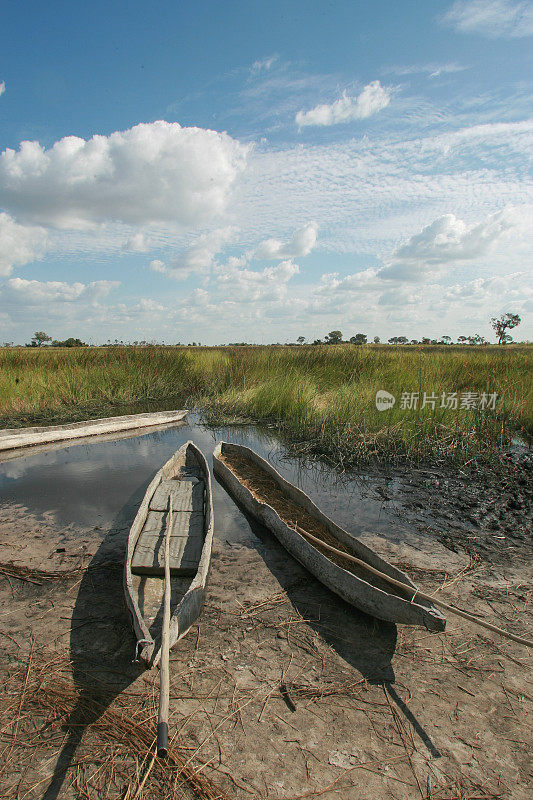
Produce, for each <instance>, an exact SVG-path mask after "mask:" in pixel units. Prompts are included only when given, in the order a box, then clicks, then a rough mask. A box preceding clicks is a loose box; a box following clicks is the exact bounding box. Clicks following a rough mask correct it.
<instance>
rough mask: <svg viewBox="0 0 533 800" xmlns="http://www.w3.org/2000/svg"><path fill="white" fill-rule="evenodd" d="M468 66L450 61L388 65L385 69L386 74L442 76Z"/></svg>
mask: <svg viewBox="0 0 533 800" xmlns="http://www.w3.org/2000/svg"><path fill="white" fill-rule="evenodd" d="M465 69H468V67H463V66H462V65H461V64H456V63H455V62H449V63H446V64H410V65H408V64H406V65H405V66H399V65H398V66H394V67H387V68H386V69H384V70H383V74H384V75H398V76H399V77H401V76H403V75H427V76H428V78H440V76H441V75H452V74H454V73H456V72H464V70H465Z"/></svg>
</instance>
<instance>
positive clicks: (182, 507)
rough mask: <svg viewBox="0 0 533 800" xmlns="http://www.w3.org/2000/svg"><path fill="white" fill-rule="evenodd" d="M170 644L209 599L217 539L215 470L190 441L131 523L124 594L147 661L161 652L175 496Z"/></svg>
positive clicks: (153, 486)
mask: <svg viewBox="0 0 533 800" xmlns="http://www.w3.org/2000/svg"><path fill="white" fill-rule="evenodd" d="M170 496H172V509H173V512H172V517H173V519H172V533H171V537H170V582H171V601H170V602H171V610H170V611H171V619H170V632H169V641H170V647H172V646H173V645H174V644H176V642H177V641H178V640H179V639H181V638H182V637H183V636H185V634H186V633H187V631H188V630H189V628H190V627H191V625H193V624H194V622H195V621H196V620H197V619H198V617H199V615H200V613H201V610H202V607H203V604H204V599H205V592H206V585H207V576H208V572H209V564H210V561H211V548H212V544H213V506H212V499H211V476H210V474H209V467H208V466H207V461H206V460H205V456H204V455H203V453H202V452H201V450H199V449H198V448H197V447H196V445H195V444H194V443H193V442H187V443H186V444H184V445H183V446H182V447H180V449H179V450H178V451H177V452H176V453H174V455H173V456H172V458H171V459H169V461H167V463H166V464H165V465H164V466H163V467H162V468H161V469H160V470H159V472H157V474H156V475H155V477H154V479H153V480H152V482H151V483H150V485H149V486H148V489H147V490H146V494H145V496H144V499H143V501H142V503H141V505H140V506H139V510H138V512H137V516H136V517H135V520H134V521H133V525H132V526H131V529H130V533H129V537H128V547H127V552H126V560H125V565H124V594H125V597H126V604H127V606H128V608H129V610H130V611H131V615H132V618H133V627H134V630H135V635H136V636H137V651H138V657H139V658H140V659H141V661H143V662H144V664H145V666H146V667H152V666H156V665H157V664H158V663H159V659H160V656H161V625H162V617H163V598H164V588H165V575H164V550H165V531H166V527H167V517H168V507H169V497H170Z"/></svg>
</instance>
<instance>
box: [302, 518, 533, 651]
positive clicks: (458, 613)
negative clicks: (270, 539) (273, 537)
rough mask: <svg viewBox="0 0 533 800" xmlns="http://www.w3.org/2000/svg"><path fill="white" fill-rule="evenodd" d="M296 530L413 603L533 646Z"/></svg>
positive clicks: (527, 640) (310, 535) (530, 642)
mask: <svg viewBox="0 0 533 800" xmlns="http://www.w3.org/2000/svg"><path fill="white" fill-rule="evenodd" d="M294 528H295V530H296V531H298V533H301V534H302V536H305V538H306V539H310V540H311V541H312V542H314V543H315V544H318V545H320V547H323V548H325V549H326V550H329V551H330V553H334V554H335V555H338V556H342V557H343V558H346V559H347V560H348V561H351V562H352V563H354V564H358V565H359V566H360V567H363V568H364V569H366V570H368V572H371V573H372V574H373V575H377V576H378V578H382V579H383V580H384V581H387V582H388V583H391V584H392V585H393V586H397V587H398V588H399V589H405V591H406V592H410V593H411V594H412V595H413V596H412V597H411V603H412V602H413V601H414V600H415V599H416V598H417V597H420V599H421V600H426V601H428V602H429V603H433V604H434V605H436V606H440V607H441V608H444V609H446V611H449V612H450V614H456V616H458V617H464V619H467V620H469V621H470V622H473V623H474V624H476V625H481V627H482V628H487V630H489V631H494V632H495V633H499V634H500V636H505V638H506V639H511V640H512V641H513V642H518V644H524V645H525V646H526V647H533V641H531V640H530V639H523V638H522V637H521V636H515V635H514V633H508V632H507V631H504V630H503V628H497V627H496V625H491V624H490V622H483V620H481V619H478V617H475V616H474V615H473V614H468V613H467V612H466V611H461V609H460V608H456V607H455V606H450V605H449V604H448V603H444V602H443V601H442V600H439V599H438V598H436V597H432V596H431V595H429V594H425V593H424V592H421V591H419V590H418V589H417V588H416V587H415V588H413V587H412V586H409V585H408V584H406V583H402V582H401V581H397V580H396V579H395V578H391V577H390V576H389V575H386V574H385V573H384V572H380V571H379V570H378V569H375V568H374V567H371V566H370V564H367V563H366V561H362V560H361V559H360V558H356V557H355V556H352V555H351V554H350V553H343V552H342V550H337V548H336V547H332V546H331V545H330V544H326V543H325V542H323V541H322V539H317V537H316V536H313V535H312V534H311V533H308V532H307V531H305V530H304V529H303V528H300V527H299V525H295V526H294Z"/></svg>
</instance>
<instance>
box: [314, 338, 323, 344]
mask: <svg viewBox="0 0 533 800" xmlns="http://www.w3.org/2000/svg"><path fill="white" fill-rule="evenodd" d="M313 344H324V342H323V341H322V339H315V340H314V342H313Z"/></svg>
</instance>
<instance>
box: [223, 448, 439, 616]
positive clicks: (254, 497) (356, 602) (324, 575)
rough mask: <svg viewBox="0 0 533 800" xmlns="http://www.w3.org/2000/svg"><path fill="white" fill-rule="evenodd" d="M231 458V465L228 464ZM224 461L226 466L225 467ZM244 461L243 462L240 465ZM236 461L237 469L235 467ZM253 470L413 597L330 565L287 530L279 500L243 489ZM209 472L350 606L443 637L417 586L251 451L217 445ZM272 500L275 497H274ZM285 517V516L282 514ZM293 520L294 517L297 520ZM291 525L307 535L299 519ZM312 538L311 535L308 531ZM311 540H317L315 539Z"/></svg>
mask: <svg viewBox="0 0 533 800" xmlns="http://www.w3.org/2000/svg"><path fill="white" fill-rule="evenodd" d="M232 457H233V464H232ZM226 459H227V463H226ZM242 459H244V460H245V461H244V462H243V461H242ZM237 460H238V462H239V468H238V469H237V468H236V467H235V462H236V461H237ZM246 461H247V462H248V463H249V464H250V467H251V469H252V468H253V469H254V470H256V469H257V467H259V468H260V469H261V470H262V471H263V472H264V473H266V476H267V478H268V479H271V480H273V481H274V483H275V484H276V485H277V488H279V490H280V491H281V493H282V494H283V495H284V497H286V498H287V500H288V501H289V502H290V503H291V508H292V509H294V507H295V506H296V507H299V508H301V509H302V515H304V514H305V515H306V516H307V518H309V517H312V518H313V520H314V521H316V523H317V524H318V525H319V526H322V527H323V528H325V529H326V531H327V534H329V536H330V537H332V539H333V540H336V541H337V542H339V543H340V544H341V546H344V547H345V548H346V551H347V552H348V553H351V554H352V555H353V556H355V557H356V558H359V559H361V560H363V561H365V562H366V563H368V564H370V566H372V567H374V568H375V569H377V570H379V571H380V572H383V573H385V574H386V575H389V576H390V577H391V578H395V579H396V580H398V581H401V582H402V583H405V584H407V585H408V586H412V587H413V592H409V593H408V592H407V591H406V592H403V590H401V589H397V588H395V587H393V586H391V585H390V584H387V582H386V581H384V580H383V579H380V578H377V577H375V576H373V575H372V574H371V573H370V572H366V571H365V570H364V569H363V568H361V567H351V566H350V563H349V562H347V561H344V562H343V566H340V565H339V564H338V563H335V561H333V560H332V558H331V556H328V554H327V551H326V550H324V551H323V552H322V551H321V550H320V549H319V548H318V546H315V545H314V544H312V543H311V542H309V541H308V540H307V539H306V538H305V537H304V536H302V535H301V534H299V533H298V532H297V531H296V530H294V529H293V527H290V526H289V525H288V524H287V523H286V522H285V521H284V520H283V519H282V517H281V516H280V514H279V513H278V511H277V510H276V505H278V509H279V508H280V501H279V495H278V492H277V490H276V492H275V493H274V492H272V493H271V496H270V497H269V492H268V481H267V482H266V484H265V485H266V486H267V488H265V489H264V492H263V491H261V494H258V492H257V491H254V493H252V491H251V490H250V489H249V488H247V486H245V485H244V484H243V480H244V481H246V479H247V476H246V463H245V462H246ZM213 471H214V473H215V475H216V476H217V478H218V479H220V481H221V482H222V483H223V484H224V486H225V487H226V488H227V490H228V491H229V493H230V494H231V495H232V496H233V497H234V499H235V500H236V501H237V502H238V503H239V504H240V505H241V506H242V507H243V508H244V509H245V511H247V512H248V513H249V514H250V515H252V516H253V517H255V519H257V520H258V521H259V522H260V523H261V524H262V525H264V526H265V527H266V528H268V530H270V531H271V532H272V533H273V534H274V535H275V536H276V538H277V539H278V540H279V541H280V543H281V544H282V545H283V546H284V547H285V548H286V549H287V550H288V551H289V553H291V555H293V556H294V558H296V559H297V560H298V561H299V562H300V563H301V564H302V565H303V566H304V567H305V568H306V569H308V570H309V572H311V573H312V574H313V575H314V576H315V577H316V578H318V580H319V581H321V583H323V584H324V585H325V586H327V587H328V588H329V589H331V590H332V591H333V592H335V593H336V594H338V595H339V596H340V597H342V598H343V599H344V600H346V601H347V602H348V603H350V604H351V605H353V606H355V607H356V608H358V609H360V610H361V611H364V612H365V613H366V614H370V615H371V616H374V617H377V618H378V619H382V620H386V621H388V622H396V623H403V624H406V625H424V626H425V627H426V628H427V629H428V630H433V631H442V630H444V628H445V625H446V618H445V617H444V615H443V614H441V612H440V611H439V610H438V609H437V608H435V606H434V605H432V604H431V603H426V602H425V601H423V600H419V599H417V598H416V596H415V597H413V594H414V593H415V591H416V586H415V585H414V584H413V583H412V581H411V580H410V578H409V577H408V576H407V575H405V573H403V572H401V571H400V570H399V569H397V568H396V567H394V566H393V565H392V564H389V563H388V562H387V561H385V560H384V559H383V558H381V557H380V556H378V555H377V553H375V552H374V551H373V550H371V548H369V547H367V546H366V545H365V544H363V543H362V542H361V541H360V540H359V539H357V538H356V537H355V536H352V534H350V533H348V532H347V531H345V530H343V529H342V528H339V526H338V525H336V524H335V523H334V522H333V521H332V520H331V519H329V518H328V517H326V515H325V514H323V513H322V512H321V511H320V509H319V508H318V507H317V506H316V505H315V504H314V503H313V501H312V500H311V499H310V498H309V497H308V496H307V495H306V494H305V493H304V492H302V491H301V490H300V489H298V488H297V487H296V486H293V484H292V483H289V481H286V480H285V479H284V478H283V477H282V476H281V475H280V474H279V472H277V471H276V470H275V469H274V467H272V466H271V465H270V464H269V463H268V462H267V461H265V460H264V459H263V458H261V456H259V455H258V454H257V453H254V451H253V450H250V449H249V448H248V447H243V446H242V445H237V444H230V443H228V442H219V443H218V444H217V446H216V448H215V451H214V453H213ZM274 494H275V497H273V495H274ZM282 513H283V512H282ZM295 516H296V515H295ZM290 521H291V523H292V524H297V525H298V526H299V527H302V528H304V529H305V524H302V523H301V522H300V521H299V520H298V519H297V518H296V519H293V518H292V514H291V520H290ZM309 532H310V533H313V531H309ZM313 535H315V536H316V535H317V534H316V533H313Z"/></svg>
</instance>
